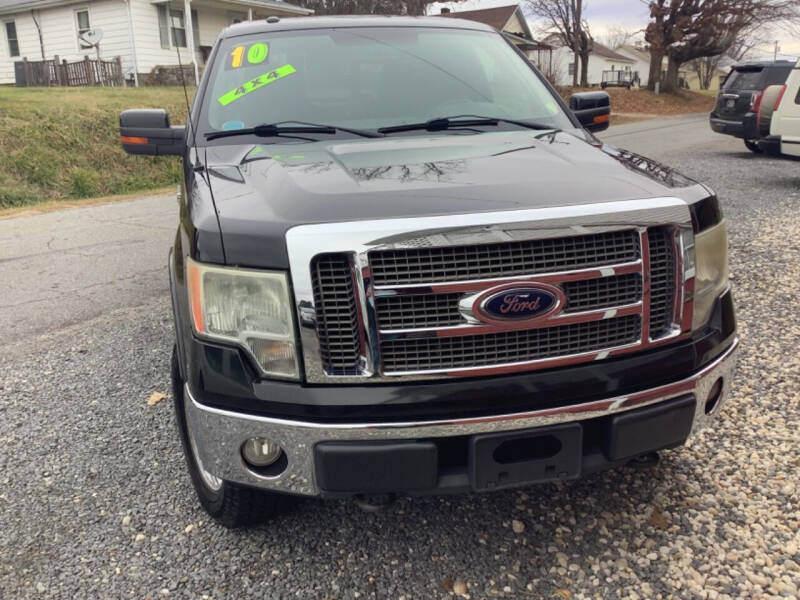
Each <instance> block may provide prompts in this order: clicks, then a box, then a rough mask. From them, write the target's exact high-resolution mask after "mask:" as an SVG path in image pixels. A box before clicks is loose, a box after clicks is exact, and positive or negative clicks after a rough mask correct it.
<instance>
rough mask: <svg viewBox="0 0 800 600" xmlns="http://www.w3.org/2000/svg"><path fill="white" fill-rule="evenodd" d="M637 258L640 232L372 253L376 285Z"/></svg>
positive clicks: (491, 275)
mask: <svg viewBox="0 0 800 600" xmlns="http://www.w3.org/2000/svg"><path fill="white" fill-rule="evenodd" d="M638 258H639V235H638V234H637V232H636V231H632V230H629V231H610V232H606V233H600V234H595V235H579V236H573V237H564V238H555V239H541V240H526V241H519V242H505V243H501V244H479V245H471V246H448V247H444V248H414V249H409V250H405V249H404V250H378V251H374V252H370V253H369V262H370V267H371V270H372V278H373V281H374V283H375V285H402V284H409V283H418V282H431V283H433V282H439V281H464V280H467V279H492V278H497V277H510V276H514V275H534V274H538V273H546V272H553V271H567V270H571V269H588V268H591V267H598V266H601V265H610V264H616V263H624V262H631V261H634V260H636V259H638Z"/></svg>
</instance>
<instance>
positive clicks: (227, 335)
mask: <svg viewBox="0 0 800 600" xmlns="http://www.w3.org/2000/svg"><path fill="white" fill-rule="evenodd" d="M186 278H187V282H188V289H189V300H190V304H191V309H192V324H193V327H194V331H195V333H197V335H199V336H201V337H204V338H208V339H212V340H219V341H222V342H232V343H235V344H238V345H240V346H241V347H242V348H244V349H245V350H246V351H247V352H249V353H250V355H251V356H252V357H253V358H254V359H255V361H256V363H257V364H258V366H259V367H260V368H261V370H262V371H263V373H264V374H265V375H271V376H275V377H285V378H291V379H297V378H298V377H299V369H298V366H297V347H296V344H295V336H294V319H293V317H292V315H293V312H292V308H291V300H290V298H289V285H288V283H287V280H286V274H285V273H281V272H276V271H253V270H247V269H234V268H229V267H214V266H211V265H205V264H202V263H197V262H194V261H193V260H191V259H188V260H187V263H186Z"/></svg>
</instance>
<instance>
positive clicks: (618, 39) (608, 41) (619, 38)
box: [600, 27, 637, 50]
mask: <svg viewBox="0 0 800 600" xmlns="http://www.w3.org/2000/svg"><path fill="white" fill-rule="evenodd" d="M636 33H637V32H636V31H631V30H630V29H625V28H624V27H611V28H609V30H608V31H606V32H605V33H604V34H603V35H602V36H601V37H600V41H601V42H602V43H603V44H604V45H606V46H608V47H609V48H611V49H612V50H616V49H617V48H619V47H620V46H622V45H624V44H627V43H628V42H630V41H631V40H632V39H633V38H634V37H635V36H636Z"/></svg>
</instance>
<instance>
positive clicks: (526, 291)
mask: <svg viewBox="0 0 800 600" xmlns="http://www.w3.org/2000/svg"><path fill="white" fill-rule="evenodd" d="M559 292H560V290H558V288H551V286H547V288H545V287H544V286H542V287H538V286H537V287H533V286H531V287H527V286H526V287H522V286H520V287H504V288H503V289H501V290H497V291H494V292H493V291H492V290H489V291H488V292H487V293H485V294H483V295H482V296H481V297H480V298H478V302H476V305H477V306H475V307H474V308H477V309H478V310H477V311H475V312H476V313H482V314H476V315H475V316H476V317H478V318H481V316H483V317H484V318H483V320H486V317H488V319H489V320H492V321H523V320H528V319H535V318H537V317H543V316H545V315H547V314H549V313H551V312H553V311H554V310H555V309H557V308H558V307H559V305H560V304H561V298H560V296H561V294H560V293H559ZM473 310H474V309H473Z"/></svg>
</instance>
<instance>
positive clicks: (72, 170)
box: [0, 87, 191, 209]
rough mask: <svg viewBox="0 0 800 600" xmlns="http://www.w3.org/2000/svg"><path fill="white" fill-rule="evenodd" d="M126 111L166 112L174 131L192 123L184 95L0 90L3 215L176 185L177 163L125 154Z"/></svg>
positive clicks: (135, 91)
mask: <svg viewBox="0 0 800 600" xmlns="http://www.w3.org/2000/svg"><path fill="white" fill-rule="evenodd" d="M190 93H191V92H190ZM190 97H191V96H190ZM126 108H166V109H167V110H168V111H169V114H170V117H171V118H172V120H173V122H174V123H176V124H181V123H183V122H184V120H185V118H186V101H185V99H184V96H183V89H182V88H139V89H136V88H14V87H0V209H4V208H6V209H7V208H11V207H18V206H27V205H31V204H38V203H42V202H52V201H62V200H65V199H76V198H93V197H98V196H111V195H118V194H129V193H131V192H138V191H144V190H151V189H157V188H163V187H165V186H168V185H173V184H175V183H177V181H178V178H179V176H180V162H179V159H178V158H177V157H158V158H154V157H136V156H128V155H127V154H125V153H124V152H123V151H122V147H121V146H120V143H119V113H120V111H122V110H124V109H126Z"/></svg>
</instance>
